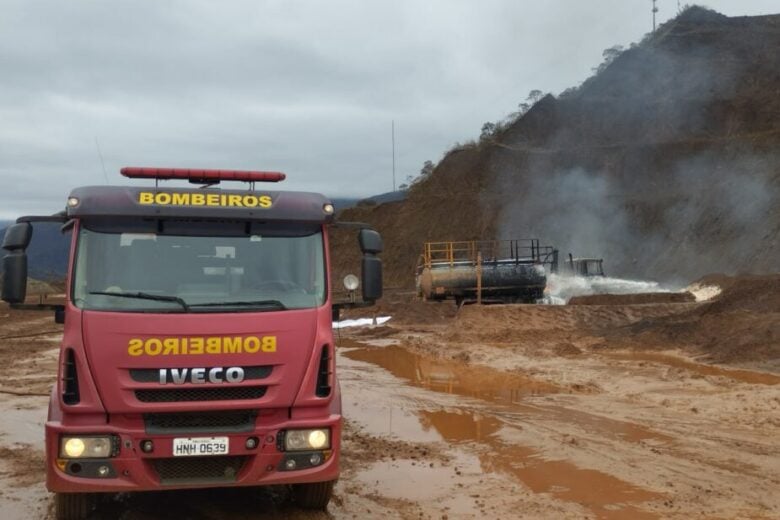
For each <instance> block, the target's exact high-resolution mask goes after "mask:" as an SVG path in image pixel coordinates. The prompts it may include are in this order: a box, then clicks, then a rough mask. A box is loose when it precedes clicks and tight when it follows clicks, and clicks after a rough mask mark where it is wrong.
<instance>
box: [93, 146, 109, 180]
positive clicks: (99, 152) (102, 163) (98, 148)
mask: <svg viewBox="0 0 780 520" xmlns="http://www.w3.org/2000/svg"><path fill="white" fill-rule="evenodd" d="M95 148H97V153H98V157H100V165H101V166H102V167H103V177H105V178H106V184H108V174H107V173H106V163H105V162H103V153H102V152H101V151H100V144H98V140H97V136H95Z"/></svg>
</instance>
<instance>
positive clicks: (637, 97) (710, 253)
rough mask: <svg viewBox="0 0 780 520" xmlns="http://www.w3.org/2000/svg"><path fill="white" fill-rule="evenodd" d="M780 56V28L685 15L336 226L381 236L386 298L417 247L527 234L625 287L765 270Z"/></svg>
mask: <svg viewBox="0 0 780 520" xmlns="http://www.w3.org/2000/svg"><path fill="white" fill-rule="evenodd" d="M778 55H780V16H764V17H749V18H748V17H742V18H728V17H725V16H722V15H719V14H717V13H714V12H712V11H707V10H704V9H701V8H692V9H689V10H687V11H686V12H684V13H683V14H682V15H680V16H679V17H678V18H677V19H675V20H672V21H670V22H668V23H667V24H665V25H664V26H662V27H660V28H659V30H658V32H657V33H656V34H655V35H650V36H648V37H647V38H646V39H645V40H644V41H642V42H641V43H639V44H638V45H635V46H632V47H631V48H630V49H628V50H626V51H625V52H623V53H622V54H620V55H619V56H618V57H617V58H616V59H614V61H612V62H611V63H610V64H608V65H606V66H604V67H602V68H601V69H602V70H601V72H600V73H598V74H596V75H595V76H594V77H592V78H590V79H588V80H587V81H585V82H584V83H583V84H582V85H581V86H579V87H577V88H575V89H570V90H569V91H567V92H565V93H564V94H562V95H560V96H558V97H557V98H555V97H553V96H547V97H545V98H544V99H542V100H541V101H539V102H538V103H537V104H536V105H535V106H534V107H532V108H531V110H530V111H528V112H527V113H526V114H525V115H524V116H522V117H520V118H518V119H516V120H514V121H511V122H509V123H508V124H507V125H506V126H505V127H504V128H503V129H501V130H499V131H498V132H497V133H496V134H494V135H493V136H492V137H490V138H487V139H482V140H481V141H480V142H479V143H477V144H473V145H468V146H463V147H460V148H457V149H454V150H452V151H450V152H449V153H447V154H446V155H445V157H444V158H443V159H442V160H441V161H440V162H439V164H438V165H437V167H436V169H435V170H434V172H433V174H432V175H431V176H430V177H429V178H428V179H427V180H425V181H423V182H420V183H418V184H416V185H415V186H413V187H412V189H411V190H410V192H409V194H408V199H407V200H406V201H405V202H400V203H391V204H383V205H378V206H363V207H357V208H353V209H350V210H347V211H345V212H343V214H342V215H341V218H342V219H344V220H357V221H366V222H369V223H371V224H373V225H374V226H376V227H377V228H378V229H379V230H380V231H382V233H383V234H384V236H385V238H386V242H387V248H388V254H385V255H384V257H385V264H386V269H387V273H386V274H387V277H386V279H387V282H388V283H389V284H390V285H391V286H392V285H395V286H407V287H408V286H411V284H412V283H413V278H412V276H411V273H412V272H413V269H414V266H415V264H416V261H417V256H418V255H419V252H420V249H421V244H422V242H424V241H426V240H453V239H458V240H469V239H476V238H492V237H498V238H510V237H525V236H529V235H530V236H539V237H540V238H542V240H543V241H544V242H547V243H551V244H554V245H555V246H556V247H558V248H559V249H560V250H561V251H562V252H563V253H564V254H565V253H568V252H570V251H571V252H573V253H575V254H577V255H587V256H603V257H605V258H606V259H607V261H606V266H607V270H608V272H609V273H610V274H613V275H619V276H628V277H644V278H647V277H652V278H657V279H662V280H665V281H679V280H690V279H694V278H697V277H699V276H701V275H703V274H705V273H709V272H725V273H732V274H733V273H738V272H772V271H774V270H776V262H775V260H774V259H775V258H776V257H777V254H778V252H780V251H778V249H779V248H780V242H778V233H780V213H779V212H780V209H778V208H780V206H778V205H777V204H776V203H775V202H776V201H777V199H778V195H780V192H779V191H778V189H779V186H780V158H779V157H778V154H777V152H776V151H775V150H776V149H777V145H778V144H779V143H780V96H778V93H780V60H777V56H778ZM518 98H522V94H518ZM346 240H347V239H345V238H340V237H335V239H334V248H335V251H336V253H337V255H336V257H337V258H336V266H337V268H338V270H339V272H342V271H346V270H348V269H350V270H354V269H355V267H354V266H355V265H356V264H355V259H356V257H355V252H354V250H353V249H354V248H353V244H352V243H349V244H347V243H346ZM345 245H347V246H348V247H344V246H345Z"/></svg>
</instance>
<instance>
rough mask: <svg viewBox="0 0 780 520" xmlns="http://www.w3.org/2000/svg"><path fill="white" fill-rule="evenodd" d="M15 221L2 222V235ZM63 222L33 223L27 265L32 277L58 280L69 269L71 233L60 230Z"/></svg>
mask: <svg viewBox="0 0 780 520" xmlns="http://www.w3.org/2000/svg"><path fill="white" fill-rule="evenodd" d="M12 223H13V222H9V221H3V222H0V236H5V230H6V229H7V228H8V226H9V225H10V224H12ZM61 227H62V224H59V223H50V222H38V223H35V224H33V235H32V242H30V248H29V249H28V250H27V258H28V260H27V266H28V270H29V274H30V276H31V277H33V278H36V279H38V280H58V279H61V278H63V277H64V276H65V273H66V272H67V270H68V248H69V246H70V233H66V234H63V233H62V232H61V231H60V228H61Z"/></svg>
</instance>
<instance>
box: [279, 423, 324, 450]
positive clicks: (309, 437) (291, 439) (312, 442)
mask: <svg viewBox="0 0 780 520" xmlns="http://www.w3.org/2000/svg"><path fill="white" fill-rule="evenodd" d="M284 449H285V451H305V450H327V449H330V430H329V429H322V428H318V429H316V430H287V433H286V434H285V436H284Z"/></svg>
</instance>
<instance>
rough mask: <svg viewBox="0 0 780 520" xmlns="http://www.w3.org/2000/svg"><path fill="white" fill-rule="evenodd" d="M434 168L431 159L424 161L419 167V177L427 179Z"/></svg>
mask: <svg viewBox="0 0 780 520" xmlns="http://www.w3.org/2000/svg"><path fill="white" fill-rule="evenodd" d="M434 168H435V166H434V165H433V162H432V161H425V163H423V167H422V168H421V169H420V178H421V179H427V178H428V177H430V176H431V174H432V173H433V169H434Z"/></svg>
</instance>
